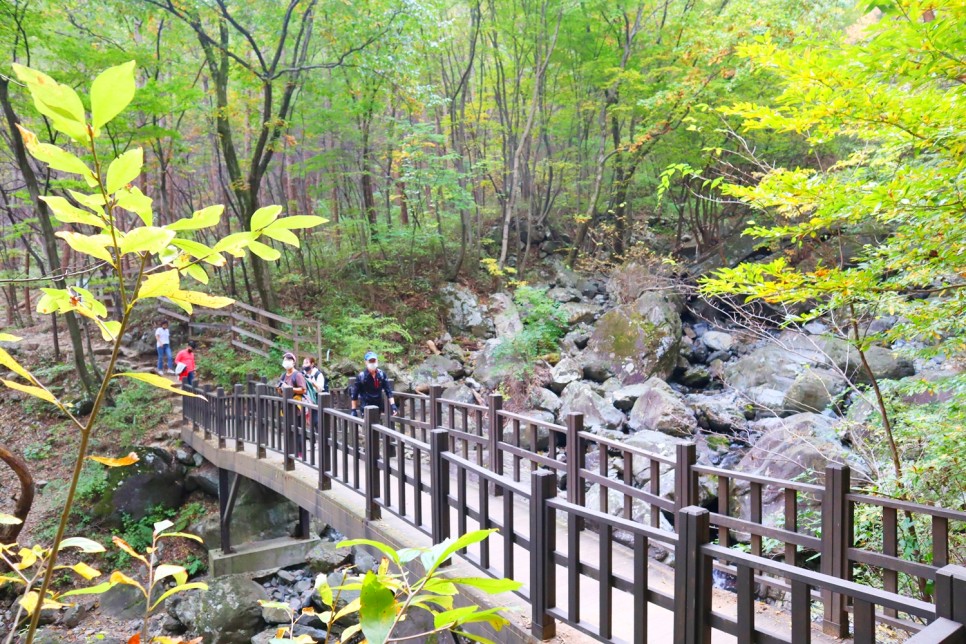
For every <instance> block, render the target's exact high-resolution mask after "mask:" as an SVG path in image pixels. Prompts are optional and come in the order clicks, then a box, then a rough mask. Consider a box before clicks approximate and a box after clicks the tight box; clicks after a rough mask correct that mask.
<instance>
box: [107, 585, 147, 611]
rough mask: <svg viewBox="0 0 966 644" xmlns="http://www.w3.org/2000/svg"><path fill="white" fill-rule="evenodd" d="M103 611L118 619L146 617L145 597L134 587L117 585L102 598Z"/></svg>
mask: <svg viewBox="0 0 966 644" xmlns="http://www.w3.org/2000/svg"><path fill="white" fill-rule="evenodd" d="M100 607H101V611H102V612H103V613H104V614H105V615H109V616H111V617H114V618H116V619H139V618H141V617H144V595H142V594H141V591H140V590H138V589H137V588H135V587H134V586H129V585H127V584H117V585H116V586H112V587H111V588H109V589H108V590H107V591H105V592H104V594H103V595H101V597H100Z"/></svg>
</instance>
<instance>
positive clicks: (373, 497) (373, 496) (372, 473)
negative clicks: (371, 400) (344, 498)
mask: <svg viewBox="0 0 966 644" xmlns="http://www.w3.org/2000/svg"><path fill="white" fill-rule="evenodd" d="M378 416H379V408H378V407H376V406H375V405H369V406H367V407H366V408H365V410H363V412H362V423H363V435H364V436H365V437H366V519H368V520H370V521H375V520H377V519H379V518H381V516H382V513H381V512H380V509H379V502H378V498H379V436H378V434H377V433H376V430H375V429H373V425H375V423H376V418H377V417H378Z"/></svg>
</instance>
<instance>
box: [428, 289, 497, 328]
mask: <svg viewBox="0 0 966 644" xmlns="http://www.w3.org/2000/svg"><path fill="white" fill-rule="evenodd" d="M439 293H440V297H441V298H442V300H443V302H444V303H445V304H446V305H447V310H446V328H447V329H449V331H450V332H451V333H453V334H455V335H469V336H473V337H476V338H487V337H492V336H493V331H494V327H493V321H492V320H491V319H490V318H489V316H488V315H487V313H486V311H485V309H484V308H483V306H482V305H481V304H480V301H479V300H478V299H477V297H476V295H475V294H474V293H473V292H472V291H471V290H469V289H468V288H466V287H464V286H460V285H459V284H447V285H446V286H444V287H443V288H442V289H440V292H439Z"/></svg>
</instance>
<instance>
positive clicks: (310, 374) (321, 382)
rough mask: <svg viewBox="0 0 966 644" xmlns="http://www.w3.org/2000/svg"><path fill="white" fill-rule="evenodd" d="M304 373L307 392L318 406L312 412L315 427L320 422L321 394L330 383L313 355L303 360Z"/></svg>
mask: <svg viewBox="0 0 966 644" xmlns="http://www.w3.org/2000/svg"><path fill="white" fill-rule="evenodd" d="M302 375H303V376H305V384H306V393H308V398H309V402H311V403H312V404H313V405H316V408H315V409H313V410H312V414H311V420H312V427H315V426H316V425H318V422H319V408H318V404H319V394H321V393H324V392H326V391H328V390H329V383H328V382H327V381H326V379H325V376H324V375H323V374H322V371H321V370H319V367H318V365H317V364H316V362H315V358H313V357H311V356H309V357H308V358H305V359H304V360H302Z"/></svg>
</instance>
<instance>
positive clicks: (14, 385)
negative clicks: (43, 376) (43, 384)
mask: <svg viewBox="0 0 966 644" xmlns="http://www.w3.org/2000/svg"><path fill="white" fill-rule="evenodd" d="M0 382H2V383H3V384H4V385H6V386H7V387H10V388H11V389H16V390H17V391H22V392H23V393H25V394H27V395H29V396H33V397H34V398H40V399H41V400H46V401H47V402H49V403H53V404H55V405H57V406H58V407H59V406H60V403H58V402H57V399H56V398H54V395H53V394H52V393H50V392H49V391H47V390H46V389H41V388H40V387H34V386H33V385H22V384H20V383H19V382H13V381H12V380H3V379H2V378H0Z"/></svg>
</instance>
